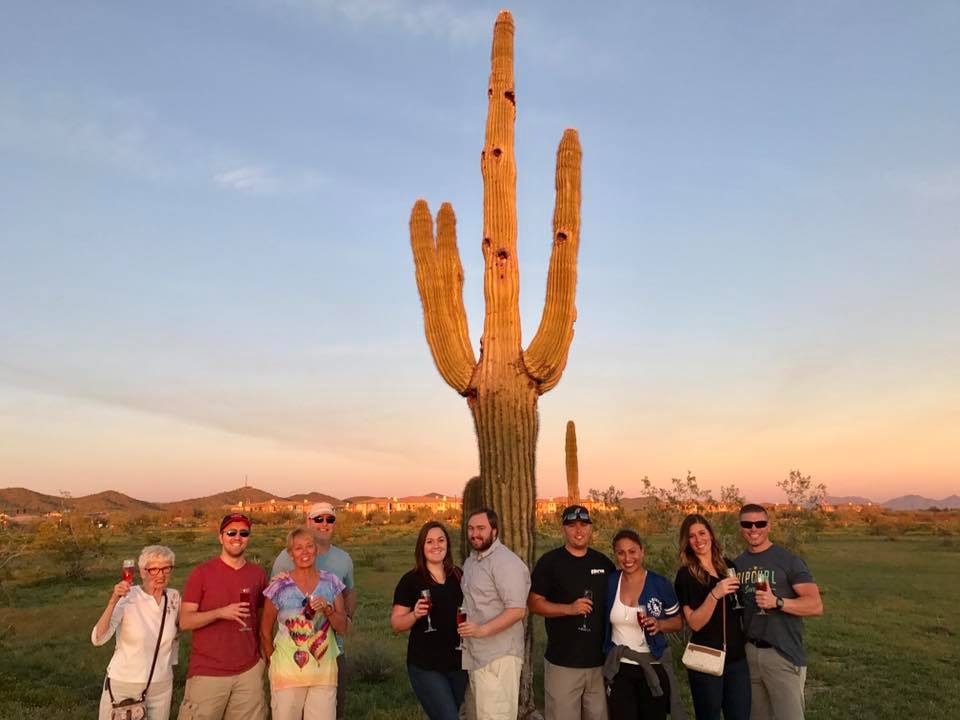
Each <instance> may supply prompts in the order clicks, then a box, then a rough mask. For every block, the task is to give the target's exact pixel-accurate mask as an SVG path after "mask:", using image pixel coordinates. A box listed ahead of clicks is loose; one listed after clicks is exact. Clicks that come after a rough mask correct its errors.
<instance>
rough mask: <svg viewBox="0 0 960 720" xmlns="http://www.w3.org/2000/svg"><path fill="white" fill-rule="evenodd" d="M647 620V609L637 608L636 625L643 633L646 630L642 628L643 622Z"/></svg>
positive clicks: (641, 606)
mask: <svg viewBox="0 0 960 720" xmlns="http://www.w3.org/2000/svg"><path fill="white" fill-rule="evenodd" d="M646 619H647V609H646V608H645V607H644V606H643V605H638V606H637V624H638V625H639V626H640V627H641V628H643V631H644V632H646V631H647V628H646V627H644V624H643V623H644V621H645V620H646Z"/></svg>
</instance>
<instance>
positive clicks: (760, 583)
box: [756, 570, 770, 615]
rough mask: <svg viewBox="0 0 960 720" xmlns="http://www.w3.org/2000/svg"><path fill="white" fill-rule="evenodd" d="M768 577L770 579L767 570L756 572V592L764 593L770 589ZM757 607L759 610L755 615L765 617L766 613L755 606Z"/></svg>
mask: <svg viewBox="0 0 960 720" xmlns="http://www.w3.org/2000/svg"><path fill="white" fill-rule="evenodd" d="M769 577H770V572H769V571H768V570H758V571H757V583H756V587H757V590H758V591H760V592H766V591H767V590H769V589H770V584H769V582H768V578H769ZM757 607H758V608H760V609H759V611H758V612H757V615H766V614H767V613H766V611H765V610H764V609H763V608H762V607H760V606H759V605H757Z"/></svg>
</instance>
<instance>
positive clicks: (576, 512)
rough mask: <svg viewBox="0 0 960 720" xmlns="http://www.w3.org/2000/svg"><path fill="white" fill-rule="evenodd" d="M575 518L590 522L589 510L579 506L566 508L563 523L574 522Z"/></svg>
mask: <svg viewBox="0 0 960 720" xmlns="http://www.w3.org/2000/svg"><path fill="white" fill-rule="evenodd" d="M577 520H582V521H583V522H586V523H588V522H590V511H589V510H587V509H586V508H582V507H581V508H574V509H573V510H567V512H565V513H564V514H563V521H564V522H565V523H568V522H576V521H577Z"/></svg>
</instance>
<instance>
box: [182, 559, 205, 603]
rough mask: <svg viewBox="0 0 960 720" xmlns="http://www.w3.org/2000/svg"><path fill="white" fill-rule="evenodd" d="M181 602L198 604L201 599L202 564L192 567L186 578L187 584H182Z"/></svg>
mask: <svg viewBox="0 0 960 720" xmlns="http://www.w3.org/2000/svg"><path fill="white" fill-rule="evenodd" d="M182 597H183V602H188V603H196V604H197V605H199V604H200V601H201V600H202V599H203V566H202V565H200V566H198V567H195V568H194V569H193V572H191V573H190V577H188V578H187V584H186V585H184V586H183V596H182Z"/></svg>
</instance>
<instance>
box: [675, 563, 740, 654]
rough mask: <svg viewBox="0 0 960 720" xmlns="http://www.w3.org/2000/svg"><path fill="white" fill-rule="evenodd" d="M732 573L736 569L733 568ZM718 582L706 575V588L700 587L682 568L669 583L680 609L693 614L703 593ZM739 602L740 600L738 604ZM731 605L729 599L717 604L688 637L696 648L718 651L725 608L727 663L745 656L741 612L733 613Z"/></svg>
mask: <svg viewBox="0 0 960 720" xmlns="http://www.w3.org/2000/svg"><path fill="white" fill-rule="evenodd" d="M726 563H727V565H728V566H729V567H734V565H733V563H732V562H731V561H730V560H726ZM734 569H736V568H734ZM718 582H720V580H719V578H715V577H713V576H712V575H707V584H706V585H704V584H703V583H701V582H700V581H699V580H697V579H696V578H695V577H694V576H693V575H692V574H691V573H690V571H689V570H688V569H687V568H686V567H681V568H680V569H679V570H678V571H677V579H676V580H675V581H674V583H673V587H674V589H675V590H676V591H677V599H678V600H679V601H680V607H681V608H682V607H683V606H684V605H687V606H688V607H689V608H690V609H691V610H696V609H697V608H698V607H700V606H701V605H703V603H704V601H705V600H706V599H707V593H708V592H710V591H711V590H712V589H713V588H714V587H716V584H717V583H718ZM742 602H743V601H742V600H741V603H742ZM734 603H735V601H734V599H733V595H727V596H726V599H725V600H723V601H717V604H716V606H715V607H714V608H713V615H711V616H710V620H708V621H707V624H706V625H704V626H703V627H702V628H700V629H699V630H697V631H696V632H695V633H693V635H692V636H691V637H690V640H691V641H693V642H695V643H697V644H698V645H706V646H708V647H712V648H716V649H717V650H720V649H722V648H723V616H722V615H721V614H720V613H721V612H722V610H721V608H726V613H727V658H728V659H729V660H739V659H740V658H742V657H744V656H745V654H746V653H745V651H744V649H743V645H744V643H745V642H746V635H744V632H743V611H742V610H734V609H733V605H734Z"/></svg>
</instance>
